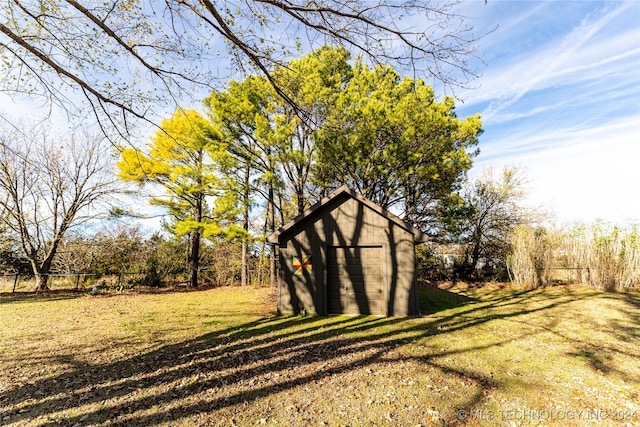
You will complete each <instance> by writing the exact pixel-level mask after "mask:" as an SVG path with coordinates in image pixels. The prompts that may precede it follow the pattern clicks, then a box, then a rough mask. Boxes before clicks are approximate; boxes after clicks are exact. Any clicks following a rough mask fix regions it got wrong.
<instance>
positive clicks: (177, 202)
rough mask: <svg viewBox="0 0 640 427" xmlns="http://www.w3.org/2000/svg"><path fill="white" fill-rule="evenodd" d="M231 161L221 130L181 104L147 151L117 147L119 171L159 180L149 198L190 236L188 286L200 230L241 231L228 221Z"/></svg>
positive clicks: (233, 195)
mask: <svg viewBox="0 0 640 427" xmlns="http://www.w3.org/2000/svg"><path fill="white" fill-rule="evenodd" d="M232 164H233V158H232V157H231V156H230V155H229V152H228V150H227V146H226V144H225V143H224V141H223V139H222V138H221V137H220V134H219V132H217V131H216V129H215V128H214V127H213V126H212V125H211V123H210V122H209V121H208V120H206V119H205V118H204V117H202V116H201V115H200V114H199V113H197V112H196V111H193V110H183V109H179V110H177V111H176V113H175V114H174V115H173V116H172V117H171V118H169V119H166V120H163V121H162V123H161V129H159V130H158V131H157V132H156V133H155V135H154V136H153V138H152V140H151V142H150V143H149V145H148V152H147V153H145V152H143V151H142V150H140V149H134V148H130V147H125V148H123V149H122V151H121V159H120V161H119V162H118V164H117V166H118V168H119V170H120V173H119V177H120V178H121V179H123V180H125V181H131V182H136V183H138V184H139V185H140V186H144V185H148V184H151V183H154V184H157V185H159V186H160V187H161V188H162V189H163V191H164V193H165V194H164V195H163V196H158V197H152V198H151V200H150V201H151V203H152V204H154V205H159V206H163V207H165V208H166V209H167V210H168V213H169V214H170V216H171V217H172V218H173V222H172V223H171V229H172V231H173V232H174V233H175V234H177V235H187V236H188V238H189V250H188V251H189V252H188V255H187V264H188V270H189V279H188V283H189V286H192V287H195V286H197V285H198V271H199V265H200V239H201V237H202V236H204V237H207V236H214V235H224V236H227V237H234V236H239V235H243V234H244V233H243V232H242V229H241V228H240V227H238V226H237V225H235V224H233V223H229V220H230V219H235V218H234V217H235V216H236V215H237V213H238V206H237V204H238V200H237V189H236V188H235V187H234V182H233V181H232V180H230V179H229V178H228V177H227V176H226V173H225V172H226V171H227V170H228V169H229V168H230V167H231V166H232Z"/></svg>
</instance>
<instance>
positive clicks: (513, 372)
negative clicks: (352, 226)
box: [0, 287, 640, 426]
mask: <svg viewBox="0 0 640 427" xmlns="http://www.w3.org/2000/svg"><path fill="white" fill-rule="evenodd" d="M421 307H422V311H423V313H426V314H425V315H424V316H422V317H416V318H381V317H348V316H329V317H320V316H276V315H275V314H274V312H273V310H274V308H275V301H274V295H273V292H271V291H270V290H268V289H264V288H221V289H211V290H203V291H195V292H167V293H160V294H138V295H137V294H116V295H108V294H107V295H97V296H81V295H80V296H74V297H69V298H58V299H52V298H46V297H45V298H38V297H29V298H22V299H20V298H11V299H0V324H1V325H3V327H2V328H0V364H1V366H2V373H1V374H0V423H1V424H2V425H15V426H23V425H27V426H41V425H56V424H64V425H76V424H79V425H96V424H98V425H99V424H106V423H110V424H115V425H127V426H130V425H133V426H135V425H140V426H146V425H165V426H193V425H196V426H197V425H203V426H204V425H224V426H232V425H285V426H305V425H309V426H318V425H331V426H333V425H353V426H379V425H389V426H416V425H423V426H428V425H484V426H496V425H505V426H511V425H553V426H555V425H557V426H566V425H569V426H571V425H573V426H582V425H615V426H618V425H638V424H640V418H639V416H640V414H639V411H640V407H639V406H640V405H639V404H638V402H640V392H639V390H640V363H639V362H638V360H640V349H639V345H638V342H640V295H639V294H638V293H637V292H630V293H624V294H623V293H614V294H612V293H603V292H599V291H594V290H592V289H583V288H579V287H557V288H548V289H537V290H523V289H499V288H495V287H494V288H477V289H466V288H462V287H450V288H444V287H441V288H430V289H423V290H421Z"/></svg>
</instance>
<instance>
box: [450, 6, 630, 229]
mask: <svg viewBox="0 0 640 427" xmlns="http://www.w3.org/2000/svg"><path fill="white" fill-rule="evenodd" d="M534 5H535V7H534ZM493 6H494V12H497V13H498V14H499V16H500V19H502V20H504V21H507V22H512V21H511V20H512V19H515V22H519V23H520V24H522V26H521V25H520V24H518V25H508V26H506V27H504V26H502V27H501V28H500V29H498V31H496V33H495V34H493V35H492V37H491V40H490V42H489V43H488V46H490V48H491V49H492V51H491V53H490V57H491V58H492V60H491V61H490V62H488V63H487V68H486V70H485V73H484V76H483V77H482V78H481V79H480V81H479V83H480V85H481V86H480V89H478V90H476V91H472V92H469V93H467V94H465V95H466V96H464V99H465V103H464V104H463V105H462V106H461V108H459V113H462V114H461V115H464V114H471V113H475V112H477V111H480V112H481V113H482V116H483V121H484V123H485V126H484V127H485V134H483V136H482V137H481V143H480V149H481V154H480V156H479V157H478V159H477V161H476V166H475V172H474V173H477V172H478V171H479V170H480V169H482V168H483V167H486V166H497V167H499V166H501V165H506V164H515V165H519V166H521V167H523V168H525V169H526V170H527V171H528V174H529V176H530V178H531V187H530V193H531V199H532V200H533V201H534V202H536V204H546V205H550V206H551V207H552V208H553V210H555V211H556V212H557V213H558V215H559V216H560V217H561V218H565V219H567V218H574V219H582V220H593V219H595V218H604V219H608V220H613V221H626V220H636V221H637V220H640V198H639V197H637V196H635V195H636V194H639V191H638V185H639V183H640V168H638V167H637V165H636V163H637V159H638V158H640V3H638V2H626V3H621V2H613V3H610V2H593V1H577V2H570V5H569V4H568V2H534V3H531V2H524V3H523V2H494V3H493ZM569 6H570V7H569ZM500 13H502V14H504V15H500ZM523 17H526V19H521V18H523ZM546 22H548V23H549V25H547V26H545V25H544V24H545V23H546ZM526 24H529V25H526ZM505 28H506V30H505ZM501 30H503V31H504V33H502V34H501V33H499V32H500V31H501Z"/></svg>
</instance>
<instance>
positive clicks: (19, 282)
mask: <svg viewBox="0 0 640 427" xmlns="http://www.w3.org/2000/svg"><path fill="white" fill-rule="evenodd" d="M46 276H47V278H48V279H47V286H48V287H49V289H50V290H69V291H71V290H92V289H93V290H94V291H95V290H120V291H122V290H125V289H131V288H134V287H136V286H141V285H143V284H144V282H145V278H146V276H147V275H146V273H113V274H98V273H71V274H47V275H46ZM35 287H36V279H35V276H33V275H25V274H4V275H0V292H12V293H15V292H30V291H33V290H34V289H35Z"/></svg>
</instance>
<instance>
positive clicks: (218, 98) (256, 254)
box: [0, 46, 636, 290]
mask: <svg viewBox="0 0 640 427" xmlns="http://www.w3.org/2000/svg"><path fill="white" fill-rule="evenodd" d="M281 90H285V91H286V93H287V96H286V97H285V96H283V95H282V93H280V91H281ZM481 133H482V122H481V119H480V116H479V115H474V116H469V117H466V118H458V117H457V115H456V112H455V102H454V100H453V98H451V97H444V98H442V99H441V100H438V99H437V98H436V96H435V93H434V90H433V88H432V87H430V86H429V85H427V84H426V83H425V82H424V81H423V80H421V79H414V78H410V77H407V76H402V75H401V74H400V73H398V72H396V71H395V69H394V68H393V67H391V66H390V65H386V64H379V65H375V66H372V65H369V64H367V63H365V62H364V61H363V60H362V58H360V57H356V58H352V57H351V54H350V53H349V52H348V51H347V50H346V49H344V48H342V47H332V46H324V47H321V48H319V49H317V50H316V51H314V52H312V53H310V54H308V55H306V56H304V57H302V58H299V59H295V60H291V61H289V62H287V63H285V64H283V65H282V66H276V67H274V68H273V70H272V71H271V72H270V74H269V76H264V75H249V76H247V77H246V78H244V79H242V80H238V81H235V80H234V81H231V82H230V83H229V84H228V86H227V87H225V88H224V89H221V90H214V91H212V92H211V94H210V95H209V96H207V97H206V98H205V99H204V100H203V101H202V106H201V108H200V111H196V110H194V109H186V108H182V107H178V108H177V109H176V110H175V112H174V113H173V114H172V115H171V116H170V117H167V118H165V119H164V120H162V121H161V122H160V124H159V127H158V129H157V130H156V131H155V132H154V133H153V135H152V136H151V138H150V140H149V141H148V143H146V144H143V143H137V144H133V143H129V144H120V145H113V144H112V143H110V142H109V141H108V139H107V138H106V137H105V135H104V134H90V133H88V132H82V133H76V134H70V135H56V134H55V133H53V132H51V131H50V130H48V129H46V130H45V129H44V128H42V127H40V128H36V129H28V128H26V127H25V128H13V129H5V130H4V131H3V132H1V133H0V214H1V215H0V228H1V231H2V238H1V242H0V244H1V245H2V247H1V251H2V254H3V260H2V263H3V265H2V266H0V267H2V268H3V269H4V270H5V271H25V270H26V269H27V266H28V269H29V270H30V271H31V272H32V274H33V275H34V276H35V277H36V289H37V290H46V289H47V278H48V275H49V274H50V273H51V272H52V271H59V270H65V269H66V270H68V271H70V270H71V269H72V268H73V269H74V270H75V271H74V272H79V271H78V269H80V270H85V271H88V270H91V271H94V272H100V273H103V274H108V273H109V272H114V271H115V270H119V271H132V270H140V271H144V272H147V273H148V274H147V276H146V278H145V280H146V281H147V282H148V284H153V285H157V284H158V283H157V281H156V282H154V280H157V277H159V274H165V273H166V274H175V275H184V276H185V281H186V283H187V284H188V286H192V287H195V286H198V284H199V283H202V282H205V281H206V282H210V283H217V284H220V283H225V281H234V280H238V281H239V282H240V283H241V284H243V285H246V284H248V283H249V271H250V270H252V271H255V272H258V273H257V275H258V280H259V281H262V280H263V278H266V277H268V278H269V281H270V282H271V283H272V284H275V279H276V260H275V251H274V250H273V248H270V247H269V246H268V245H267V244H266V242H265V237H266V236H267V235H269V234H270V233H272V232H273V231H275V230H276V229H277V228H278V227H280V226H282V225H283V224H285V223H286V222H287V221H289V220H290V219H292V218H293V217H295V216H296V215H300V214H301V213H303V212H304V210H305V209H306V208H308V207H309V206H311V205H312V204H313V203H315V202H317V201H318V200H320V199H321V198H322V197H324V196H326V195H327V194H328V193H329V192H330V191H332V190H333V189H336V188H338V187H340V186H341V185H347V186H349V187H350V188H353V189H354V190H356V191H357V192H359V193H360V194H362V195H364V196H365V197H367V198H368V199H370V200H372V201H373V202H375V203H377V204H379V205H380V206H382V207H383V208H385V209H388V210H390V211H392V212H393V213H395V214H397V215H398V216H400V217H401V218H402V219H404V220H405V221H407V222H409V223H411V224H412V225H414V226H415V227H417V228H419V229H421V230H422V231H423V232H425V233H427V234H428V235H429V236H430V237H431V239H432V242H433V243H432V245H431V246H430V250H432V249H433V247H434V245H442V246H443V247H450V248H454V250H453V251H454V252H455V255H456V261H455V263H456V266H455V267H456V269H457V271H459V272H461V274H462V275H465V276H467V277H469V278H473V279H478V278H481V275H482V273H481V267H483V266H487V265H493V266H496V267H506V266H509V268H510V272H512V274H513V275H512V277H514V278H515V279H516V280H518V279H517V278H518V277H520V274H519V273H515V271H516V270H515V267H514V265H515V264H513V260H515V259H516V254H518V253H519V252H518V250H519V249H518V248H520V247H521V246H518V242H519V241H518V240H517V238H516V237H517V236H519V235H520V234H518V233H521V231H520V230H522V229H523V227H527V226H529V227H530V226H531V224H533V223H535V221H536V218H535V214H534V212H532V211H530V210H527V209H526V208H525V207H524V205H523V201H524V198H525V192H524V184H525V178H524V176H523V174H522V172H521V171H520V170H518V169H517V168H513V167H507V168H504V169H503V170H502V171H500V173H499V174H498V175H494V171H492V170H487V171H485V173H484V174H483V175H481V176H479V177H478V178H476V179H468V176H467V172H468V170H469V169H470V167H471V166H472V163H473V159H474V157H475V156H476V155H477V154H478V148H477V145H478V141H479V137H480V135H481ZM127 183H129V184H127ZM131 183H132V184H134V185H136V186H137V190H132V189H131V187H130V184H131ZM127 185H129V187H127ZM143 189H144V191H145V192H146V193H147V194H148V197H146V199H147V201H148V202H149V203H150V204H152V205H156V206H159V207H160V208H162V210H163V212H165V214H166V215H165V216H164V219H163V221H162V233H158V234H154V235H153V236H151V237H149V238H146V237H145V238H142V237H141V236H139V235H138V234H136V233H138V231H136V232H132V231H131V230H128V231H127V230H125V231H123V234H119V235H118V236H117V238H116V239H115V240H113V241H111V240H109V238H107V237H105V236H106V235H105V234H104V232H100V233H97V234H93V235H90V234H91V233H90V232H91V230H92V229H94V227H95V226H96V224H100V223H104V221H115V220H118V221H121V222H126V221H127V220H128V218H134V217H136V216H141V212H140V209H139V208H126V207H125V206H123V205H122V204H121V203H122V199H119V198H117V197H115V196H116V195H121V194H125V193H127V194H129V196H130V197H131V196H133V195H135V194H136V193H137V192H139V191H142V190H143ZM142 202H143V201H142V200H140V201H138V202H137V203H138V206H139V204H140V203H142ZM134 230H135V229H134ZM73 248H75V249H73ZM78 248H84V249H78ZM97 248H99V250H98V249H97ZM131 248H136V249H131ZM427 252H428V251H426V252H425V250H423V252H422V253H421V259H422V260H423V264H424V265H423V267H424V266H429V256H428V255H429V254H428V253H427ZM109 254H110V255H109ZM220 254H224V256H219V255H220ZM532 256H533V258H535V256H537V255H530V254H529V255H527V256H525V257H524V258H526V257H529V258H530V259H531V257H532ZM121 258H122V260H121ZM524 258H521V259H520V261H519V263H518V265H527V264H526V262H524V261H523V259H524ZM125 259H126V260H125ZM536 268H537V267H536ZM536 268H534V270H535V271H537V270H536ZM203 271H205V272H207V273H206V275H207V277H205V278H202V277H201V274H202V272H203ZM215 271H217V272H218V273H217V274H218V276H217V277H213V278H212V276H211V272H215ZM422 271H423V272H424V274H425V276H426V275H428V274H429V268H422ZM266 272H268V274H267V273H266ZM631 276H632V277H636V276H634V275H633V274H632V275H631ZM527 280H528V279H527ZM526 283H528V284H530V285H531V286H537V285H539V284H540V283H542V282H541V281H540V280H538V279H536V280H535V281H534V280H529V281H528V282H526Z"/></svg>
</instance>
